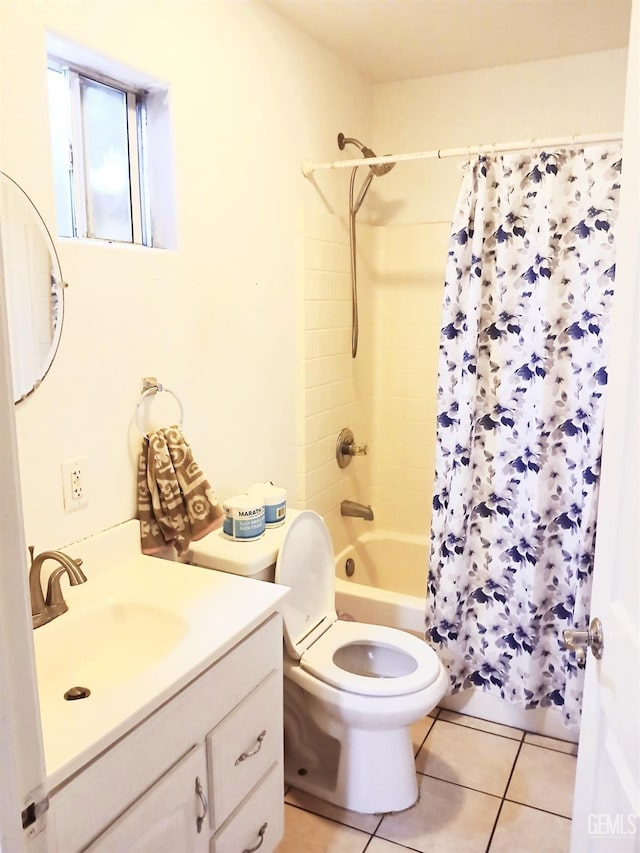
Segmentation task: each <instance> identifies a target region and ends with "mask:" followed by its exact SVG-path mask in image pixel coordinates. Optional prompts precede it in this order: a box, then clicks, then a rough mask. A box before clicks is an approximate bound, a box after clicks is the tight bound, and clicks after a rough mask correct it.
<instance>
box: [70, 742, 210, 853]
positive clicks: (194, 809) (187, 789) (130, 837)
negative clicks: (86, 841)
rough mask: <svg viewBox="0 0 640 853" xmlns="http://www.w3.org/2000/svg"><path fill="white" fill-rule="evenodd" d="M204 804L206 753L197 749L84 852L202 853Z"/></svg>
mask: <svg viewBox="0 0 640 853" xmlns="http://www.w3.org/2000/svg"><path fill="white" fill-rule="evenodd" d="M197 789H199V791H200V793H199V792H198V790H197ZM207 799H208V793H207V760H206V751H205V747H204V744H200V745H199V746H195V747H194V748H193V749H192V750H191V751H190V752H188V753H187V754H186V755H185V756H184V758H182V759H180V761H178V762H177V764H175V765H174V766H173V767H172V768H171V770H169V771H168V773H166V774H165V775H164V776H163V777H162V778H161V779H160V780H158V782H156V784H155V785H153V786H152V787H151V788H149V790H148V791H147V792H146V793H145V794H143V795H142V796H141V797H140V798H139V799H138V800H136V802H135V803H134V804H133V805H132V806H131V807H130V808H128V809H127V811H126V812H125V813H124V814H123V815H122V816H121V817H120V818H118V820H116V821H115V823H113V824H112V825H111V826H110V827H109V829H107V830H106V831H105V832H103V833H102V835H100V836H99V837H98V838H97V839H96V841H94V843H93V844H91V845H90V846H89V847H88V848H87V850H88V851H91V853H123V851H127V853H201V851H202V853H205V851H208V849H209V836H210V829H209V815H208V814H207V810H208V802H207Z"/></svg>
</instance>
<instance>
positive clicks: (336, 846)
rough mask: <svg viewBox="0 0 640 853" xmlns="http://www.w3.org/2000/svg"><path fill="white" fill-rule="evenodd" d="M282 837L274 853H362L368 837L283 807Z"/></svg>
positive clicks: (300, 811)
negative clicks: (283, 832) (283, 834)
mask: <svg viewBox="0 0 640 853" xmlns="http://www.w3.org/2000/svg"><path fill="white" fill-rule="evenodd" d="M284 815H285V836H284V839H283V840H282V841H281V842H280V844H279V845H278V847H277V853H303V851H304V853H362V851H363V850H364V849H365V847H366V845H367V842H368V841H369V836H368V835H366V834H365V833H362V832H359V831H358V830H357V829H351V827H348V826H341V825H340V824H339V823H334V821H332V820H327V819H326V818H323V817H318V815H314V814H311V812H306V811H303V810H302V809H297V808H295V806H285V809H284Z"/></svg>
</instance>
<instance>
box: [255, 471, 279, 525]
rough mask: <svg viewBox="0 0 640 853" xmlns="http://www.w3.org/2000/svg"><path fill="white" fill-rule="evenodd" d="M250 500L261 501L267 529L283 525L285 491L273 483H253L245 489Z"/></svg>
mask: <svg viewBox="0 0 640 853" xmlns="http://www.w3.org/2000/svg"><path fill="white" fill-rule="evenodd" d="M247 494H248V495H249V496H250V497H252V498H257V499H259V500H262V502H263V504H264V518H265V524H266V526H267V527H279V526H280V525H281V524H284V520H285V517H286V515H287V490H286V489H282V488H281V487H280V486H274V485H273V483H270V482H267V483H253V484H252V485H251V486H249V488H248V489H247Z"/></svg>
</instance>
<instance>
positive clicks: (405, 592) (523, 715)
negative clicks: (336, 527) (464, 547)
mask: <svg viewBox="0 0 640 853" xmlns="http://www.w3.org/2000/svg"><path fill="white" fill-rule="evenodd" d="M428 554H429V538H428V536H415V535H408V534H399V533H394V532H393V531H374V532H367V533H364V534H363V535H362V536H361V537H360V538H359V539H358V540H357V541H356V542H355V543H354V544H352V545H349V546H347V548H345V549H344V550H343V551H341V552H340V553H339V554H338V555H337V557H336V610H337V611H338V614H339V615H341V616H343V617H344V616H347V617H352V618H354V619H356V620H357V621H358V622H372V623H373V624H375V625H389V626H391V627H392V628H400V629H401V630H403V631H409V632H411V633H413V634H416V635H418V636H419V637H424V634H425V596H426V589H427V572H428V568H427V561H428ZM349 558H350V559H352V560H354V563H355V571H354V574H353V576H352V577H351V578H348V577H347V576H346V572H345V566H346V562H347V559H349ZM440 704H441V706H442V707H444V708H447V709H448V710H450V711H459V712H460V713H464V714H469V715H471V716H475V717H481V718H483V719H485V720H491V721H493V722H495V723H502V724H503V725H507V726H515V727H517V728H520V729H525V730H526V731H530V732H536V733H537V734H543V735H547V736H548V737H555V738H560V739H562V740H571V741H575V740H576V739H577V738H576V737H574V736H573V735H572V734H571V733H570V732H568V731H567V729H566V728H565V727H564V724H563V721H562V714H561V713H560V712H559V711H557V710H555V709H554V708H546V709H538V708H536V709H533V710H530V711H526V710H522V709H520V708H518V707H516V706H515V705H512V704H511V703H509V702H506V701H505V700H503V699H500V697H498V696H494V695H492V694H488V693H484V692H483V691H482V690H479V689H478V690H477V689H471V690H465V691H464V692H462V693H457V694H455V695H453V696H446V697H445V698H444V699H443V700H442V702H441V703H440Z"/></svg>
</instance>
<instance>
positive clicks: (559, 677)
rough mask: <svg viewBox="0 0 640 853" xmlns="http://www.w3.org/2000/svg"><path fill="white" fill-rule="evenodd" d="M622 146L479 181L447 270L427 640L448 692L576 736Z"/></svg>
mask: <svg viewBox="0 0 640 853" xmlns="http://www.w3.org/2000/svg"><path fill="white" fill-rule="evenodd" d="M620 172H621V146H619V145H613V146H607V147H604V146H598V147H593V148H588V149H584V150H582V149H580V150H560V151H556V152H554V153H550V152H541V153H538V154H510V155H507V156H492V157H484V156H481V157H479V158H477V160H476V161H475V162H473V163H470V164H468V166H467V174H466V177H465V179H464V181H463V185H462V188H461V191H460V195H459V199H458V205H457V211H456V214H455V218H454V222H453V228H452V236H451V242H450V249H449V257H448V263H447V273H446V283H445V295H444V308H443V323H442V332H441V341H440V361H439V373H438V397H439V403H438V428H437V449H436V474H435V486H434V497H433V517H432V528H431V555H430V568H429V584H428V601H427V639H428V640H430V642H431V643H432V645H434V646H435V647H436V649H437V650H438V653H439V655H440V657H441V659H442V660H443V663H444V664H445V665H446V666H447V668H448V670H449V674H450V677H451V690H452V692H457V691H459V690H463V689H465V688H467V687H472V686H475V687H480V688H482V689H483V690H487V691H490V692H493V693H496V694H498V695H499V696H501V697H502V698H504V699H508V700H510V701H512V702H514V703H517V704H518V705H520V706H521V707H524V708H535V707H545V706H554V707H559V708H560V709H561V710H562V711H563V713H564V719H565V724H566V725H567V726H568V727H570V728H573V727H575V726H577V724H578V721H579V716H580V700H581V694H582V686H583V672H582V670H581V669H579V668H578V667H577V665H576V661H575V658H574V657H573V656H572V655H570V654H569V653H568V652H567V651H566V650H565V649H564V646H563V643H562V632H563V630H564V629H566V628H570V629H571V628H572V629H580V630H584V629H586V628H587V627H588V623H589V602H590V590H591V574H592V567H593V550H594V542H595V532H596V528H595V525H596V505H597V492H598V480H599V470H600V468H599V465H600V450H601V440H602V429H603V414H604V392H605V386H606V383H607V366H606V365H607V359H606V355H607V336H608V325H609V315H610V304H611V299H612V294H613V281H614V276H615V239H614V232H615V220H616V214H617V210H618V195H619V182H620Z"/></svg>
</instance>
